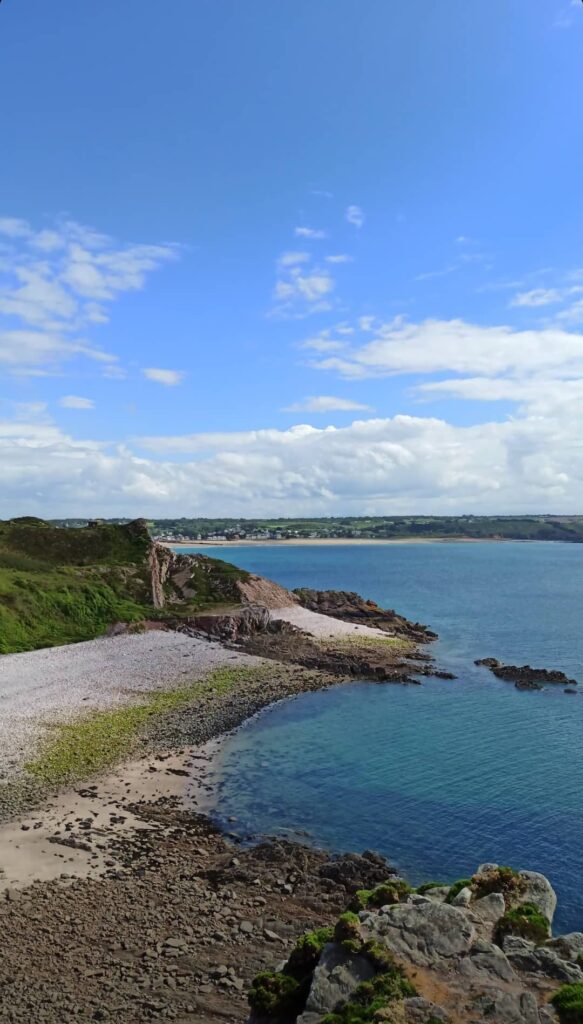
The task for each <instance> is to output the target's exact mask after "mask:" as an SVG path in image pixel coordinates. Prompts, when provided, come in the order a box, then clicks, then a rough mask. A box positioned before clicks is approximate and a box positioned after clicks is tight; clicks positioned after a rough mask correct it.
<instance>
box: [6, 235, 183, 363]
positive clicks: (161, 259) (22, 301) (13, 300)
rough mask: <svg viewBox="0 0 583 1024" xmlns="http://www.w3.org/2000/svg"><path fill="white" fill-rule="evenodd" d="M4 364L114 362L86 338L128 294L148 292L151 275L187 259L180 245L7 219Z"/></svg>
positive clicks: (104, 321) (112, 358) (110, 356)
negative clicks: (37, 227)
mask: <svg viewBox="0 0 583 1024" xmlns="http://www.w3.org/2000/svg"><path fill="white" fill-rule="evenodd" d="M0 234H1V235H3V236H4V238H5V239H7V241H6V242H5V243H4V248H3V259H2V262H1V264H0V318H2V319H3V320H4V325H3V324H2V319H0V362H4V363H7V364H10V365H11V366H13V367H14V368H15V369H18V368H23V367H25V368H26V367H30V365H31V364H34V365H36V366H37V367H39V368H41V369H42V368H45V369H46V368H48V369H50V368H51V367H53V368H54V365H55V364H59V363H61V362H63V361H65V360H69V359H73V358H74V357H76V356H80V355H81V356H86V357H89V358H93V359H100V360H107V361H110V362H113V361H114V360H115V357H114V356H113V355H108V354H107V353H103V352H101V351H100V350H99V348H97V346H95V345H94V344H93V343H91V342H89V341H88V340H87V339H86V337H85V334H86V332H87V331H89V330H90V329H92V328H93V327H94V326H95V325H96V324H103V323H106V322H107V321H108V319H109V306H110V305H111V303H112V302H114V301H115V300H116V299H117V298H118V297H119V296H120V295H121V294H122V293H124V292H128V291H136V290H139V289H141V288H143V286H144V284H145V281H146V278H147V276H148V275H149V274H150V273H151V272H152V271H154V270H156V269H157V268H158V267H160V266H162V265H163V264H164V263H166V262H168V261H169V260H174V259H176V258H177V256H178V255H179V250H178V248H177V246H174V245H170V244H164V245H141V244H124V243H120V242H117V241H116V240H115V239H112V238H109V237H108V236H106V235H102V234H100V233H99V232H97V231H95V230H94V229H93V228H88V227H85V226H84V225H81V224H77V223H76V222H75V221H59V222H58V223H57V224H55V225H54V227H52V228H50V229H46V228H45V229H42V230H40V231H37V230H35V229H34V228H33V227H32V226H31V225H30V224H28V223H27V222H26V221H22V220H19V219H17V218H14V217H4V218H0Z"/></svg>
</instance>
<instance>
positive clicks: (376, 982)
mask: <svg viewBox="0 0 583 1024" xmlns="http://www.w3.org/2000/svg"><path fill="white" fill-rule="evenodd" d="M415 995H417V992H416V990H415V988H414V986H413V985H412V984H411V982H410V981H408V979H407V978H406V977H405V976H404V974H403V972H402V971H401V969H400V968H399V967H397V966H396V964H392V965H391V966H388V967H387V968H386V969H385V970H384V971H383V972H382V973H380V974H376V975H375V976H374V978H371V980H370V981H363V982H362V983H361V984H360V985H359V986H358V987H357V988H356V990H355V992H354V994H353V996H352V999H351V1000H350V1001H349V1002H347V1003H345V1004H344V1006H343V1007H342V1008H341V1009H340V1010H338V1011H337V1012H336V1013H328V1014H326V1016H325V1017H323V1018H322V1021H321V1024H369V1022H371V1021H374V1020H376V1019H379V1018H381V1019H382V1016H384V1015H383V1014H382V1013H381V1011H383V1010H385V1009H386V1007H388V1006H390V1004H391V1003H395V1002H399V1001H400V1000H402V999H406V998H408V997H410V996H415Z"/></svg>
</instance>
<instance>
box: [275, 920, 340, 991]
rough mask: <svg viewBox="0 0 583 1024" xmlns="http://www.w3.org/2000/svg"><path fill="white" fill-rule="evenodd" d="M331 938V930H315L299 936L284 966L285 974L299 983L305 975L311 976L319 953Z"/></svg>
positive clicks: (332, 935)
mask: <svg viewBox="0 0 583 1024" xmlns="http://www.w3.org/2000/svg"><path fill="white" fill-rule="evenodd" d="M333 937H334V929H333V928H317V929H316V931H313V932H306V934H305V935H302V936H300V938H299V939H298V941H297V942H296V944H295V946H294V948H293V949H292V951H291V954H290V957H289V960H288V962H287V964H286V965H285V968H284V971H285V973H286V974H291V976H292V977H293V978H297V980H298V981H301V980H302V979H303V978H304V977H305V976H306V974H312V972H313V971H314V968H315V967H316V964H317V963H318V960H319V959H320V953H321V952H322V950H323V948H324V946H325V945H326V943H327V942H331V941H332V939H333Z"/></svg>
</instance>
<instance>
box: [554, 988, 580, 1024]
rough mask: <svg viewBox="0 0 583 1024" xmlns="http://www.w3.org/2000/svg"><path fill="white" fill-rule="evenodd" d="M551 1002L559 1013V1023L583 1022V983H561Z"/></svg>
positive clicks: (576, 1023)
mask: <svg viewBox="0 0 583 1024" xmlns="http://www.w3.org/2000/svg"><path fill="white" fill-rule="evenodd" d="M551 1003H552V1004H553V1006H554V1007H555V1009H556V1010H557V1012H558V1014H559V1019H560V1021H561V1024H583V984H581V983H580V982H579V983H578V984H576V985H562V986H561V988H559V989H557V991H556V992H555V994H554V996H553V998H552V999H551Z"/></svg>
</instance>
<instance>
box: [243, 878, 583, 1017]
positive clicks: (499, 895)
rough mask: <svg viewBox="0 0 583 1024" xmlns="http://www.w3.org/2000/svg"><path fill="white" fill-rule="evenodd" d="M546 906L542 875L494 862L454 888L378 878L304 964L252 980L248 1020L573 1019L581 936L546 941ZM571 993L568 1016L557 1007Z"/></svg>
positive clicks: (581, 967) (551, 906) (294, 962)
mask: <svg viewBox="0 0 583 1024" xmlns="http://www.w3.org/2000/svg"><path fill="white" fill-rule="evenodd" d="M555 907H556V896H555V893H554V891H553V889H552V886H551V885H550V883H549V882H548V880H547V879H546V878H545V877H544V876H543V875H540V874H537V873H535V872H531V871H520V872H517V871H513V870H512V869H510V868H505V867H499V866H498V865H496V864H482V865H481V866H480V867H479V868H478V870H477V872H476V873H475V875H473V876H472V878H471V879H465V880H462V881H461V882H459V883H456V884H455V885H453V886H438V885H433V884H430V885H428V886H425V887H424V886H421V887H420V888H419V890H417V891H415V890H412V889H410V888H409V887H408V886H407V885H406V884H405V883H404V882H402V881H401V882H399V881H398V880H395V879H394V878H392V879H389V880H388V881H387V882H386V883H385V884H384V885H381V886H377V888H376V889H373V890H368V891H360V892H358V893H357V894H356V897H355V898H354V900H353V903H352V904H351V909H349V910H348V911H347V912H346V913H344V914H343V915H342V916H341V917H340V919H339V920H338V923H337V925H336V927H335V929H334V933H333V934H332V935H331V936H330V935H329V936H322V935H321V936H320V939H321V940H325V941H321V943H320V945H321V948H320V949H319V950H318V952H317V956H315V957H314V960H313V963H312V964H311V965H310V964H307V961H306V960H305V958H304V959H303V960H302V958H301V957H299V955H298V954H297V953H295V954H294V953H292V956H291V957H290V959H289V960H288V961H287V963H286V964H285V965H284V966H283V967H282V970H281V971H280V972H275V974H273V975H268V974H264V975H260V976H259V977H258V978H257V979H256V980H255V982H254V985H253V988H252V989H251V992H250V996H249V999H250V1003H251V1006H252V1019H253V1020H255V1021H257V1020H263V1021H268V1022H275V1021H282V1020H287V1021H290V1020H293V1019H297V1021H298V1022H299V1024H322V1022H325V1024H356V1022H358V1024H368V1022H373V1021H385V1022H389V1024H407V1022H410V1024H437V1022H438V1021H441V1022H444V1024H445V1022H449V1024H458V1022H459V1024H462V1022H468V1024H469V1022H471V1024H478V1022H480V1021H484V1022H486V1021H487V1022H489V1024H550V1022H552V1021H559V1020H560V1021H562V1022H565V1024H579V1022H580V1021H581V1020H583V1016H582V1015H581V1011H582V1010H583V933H578V932H577V933H573V934H570V935H565V936H561V937H558V938H556V939H553V938H551V924H552V919H553V915H554V912H555ZM317 935H318V933H313V936H317ZM310 941H311V944H312V946H314V945H317V940H316V938H312V939H311V940H310ZM309 944H310V943H309V942H308V939H307V938H306V937H305V936H304V937H303V939H301V940H300V943H299V944H298V945H299V948H300V949H305V948H306V945H309ZM306 966H307V967H308V968H309V969H308V970H307V971H306ZM302 971H304V974H303V975H302ZM577 999H579V1000H580V1002H579V1004H578V1005H579V1007H580V1010H579V1015H577V1012H575V1014H571V1015H569V1013H570V1012H571V1011H570V1010H569V1011H568V1013H567V1014H565V1013H564V1011H563V1009H562V1007H563V1006H564V1005H567V1006H571V1007H572V1006H575V1007H576V1006H577ZM267 1006H269V1007H270V1009H269V1010H268V1012H266V1010H265V1008H266V1007H267ZM290 1007H291V1008H293V1012H291V1011H290ZM555 1008H556V1009H555ZM557 1011H558V1015H557Z"/></svg>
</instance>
